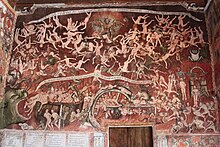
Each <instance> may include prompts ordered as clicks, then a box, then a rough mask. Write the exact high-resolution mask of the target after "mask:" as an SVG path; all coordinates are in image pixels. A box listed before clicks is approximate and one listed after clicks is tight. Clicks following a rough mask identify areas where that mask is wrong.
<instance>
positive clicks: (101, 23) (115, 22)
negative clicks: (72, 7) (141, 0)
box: [7, 12, 217, 133]
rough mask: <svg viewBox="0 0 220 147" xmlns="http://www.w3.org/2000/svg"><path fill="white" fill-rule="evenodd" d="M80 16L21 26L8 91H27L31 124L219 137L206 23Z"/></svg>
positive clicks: (54, 16)
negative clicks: (127, 126) (149, 127)
mask: <svg viewBox="0 0 220 147" xmlns="http://www.w3.org/2000/svg"><path fill="white" fill-rule="evenodd" d="M65 13H67V12H65ZM79 16H80V17H77V14H72V15H71V14H68V15H64V12H63V14H62V13H60V15H57V14H55V13H54V14H50V15H48V16H46V17H43V18H41V19H39V20H33V21H29V22H23V23H21V22H17V26H20V27H17V28H16V29H15V35H14V46H13V50H12V58H11V63H10V70H9V76H8V79H7V88H8V89H18V88H19V89H26V91H27V93H28V96H27V98H25V100H23V101H22V102H23V103H22V102H21V104H20V105H23V111H22V110H20V111H22V112H23V113H24V114H25V115H26V117H28V119H27V121H26V123H27V124H29V125H32V124H31V123H30V122H32V121H31V120H35V121H37V123H36V124H37V125H35V126H33V127H34V128H39V126H40V125H42V126H43V129H52V128H53V127H56V128H59V129H60V128H61V126H63V127H64V126H66V127H68V126H70V125H71V124H77V123H76V120H77V121H78V122H80V124H81V125H82V126H83V125H84V126H87V127H88V126H89V127H91V126H93V127H95V128H99V127H105V125H106V124H108V122H112V121H113V122H152V123H153V124H155V125H160V126H161V127H164V126H167V125H168V126H169V124H172V126H171V127H170V128H168V129H170V131H171V132H173V133H179V132H208V131H213V132H216V122H217V120H216V113H215V111H214V110H215V108H216V103H215V101H216V99H215V98H214V97H212V95H211V94H210V89H211V86H210V83H209V80H210V79H209V77H208V76H207V73H208V72H211V70H210V68H206V66H210V65H209V64H207V63H205V64H203V66H202V65H201V64H199V63H200V62H205V61H209V58H210V57H209V55H207V43H206V42H207V38H206V37H205V34H204V31H205V27H204V26H202V25H201V20H199V19H197V18H191V17H190V16H189V15H187V14H181V15H159V14H142V15H141V14H138V13H134V15H133V17H131V16H130V15H126V13H123V12H102V13H101V12H100V13H99V12H87V13H82V14H80V15H79ZM19 23H20V24H19ZM18 24H19V25H18ZM192 24H194V25H192ZM195 24H200V25H198V26H200V27H197V25H195ZM183 63H187V64H192V66H189V67H188V68H186V67H183ZM194 63H198V64H194ZM200 65H201V66H200ZM204 65H205V66H204ZM167 71H169V72H167ZM131 116H132V117H131ZM89 123H90V125H88V124H89ZM165 128H166V127H165Z"/></svg>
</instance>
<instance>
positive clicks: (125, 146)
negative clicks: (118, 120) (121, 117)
mask: <svg viewBox="0 0 220 147" xmlns="http://www.w3.org/2000/svg"><path fill="white" fill-rule="evenodd" d="M109 147H153V137H152V127H115V128H114V127H112V128H109Z"/></svg>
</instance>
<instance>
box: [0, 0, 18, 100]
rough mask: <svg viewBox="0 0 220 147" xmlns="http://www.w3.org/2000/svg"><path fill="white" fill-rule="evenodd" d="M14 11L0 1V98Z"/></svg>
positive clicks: (5, 72) (4, 79) (3, 84)
mask: <svg viewBox="0 0 220 147" xmlns="http://www.w3.org/2000/svg"><path fill="white" fill-rule="evenodd" d="M14 20H15V12H14V11H13V10H12V8H11V7H10V6H9V5H8V4H7V3H6V2H5V1H0V100H2V97H3V95H4V87H5V81H6V77H5V75H6V74H7V63H8V59H9V50H10V49H11V45H12V32H13V28H14Z"/></svg>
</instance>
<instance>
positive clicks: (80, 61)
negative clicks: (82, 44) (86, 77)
mask: <svg viewBox="0 0 220 147" xmlns="http://www.w3.org/2000/svg"><path fill="white" fill-rule="evenodd" d="M84 58H85V56H83V58H82V59H81V60H79V61H78V63H76V66H75V69H77V70H83V71H84V72H88V71H87V70H86V69H85V68H83V67H82V65H83V64H84V63H86V62H88V61H89V60H90V59H86V60H84Z"/></svg>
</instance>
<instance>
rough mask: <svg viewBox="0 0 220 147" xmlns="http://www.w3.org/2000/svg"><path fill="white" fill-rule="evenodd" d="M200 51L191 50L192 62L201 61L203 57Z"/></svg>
mask: <svg viewBox="0 0 220 147" xmlns="http://www.w3.org/2000/svg"><path fill="white" fill-rule="evenodd" d="M199 53H200V50H190V56H189V57H188V58H189V59H190V60H191V61H200V60H201V59H202V58H203V57H202V56H200V55H199Z"/></svg>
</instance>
